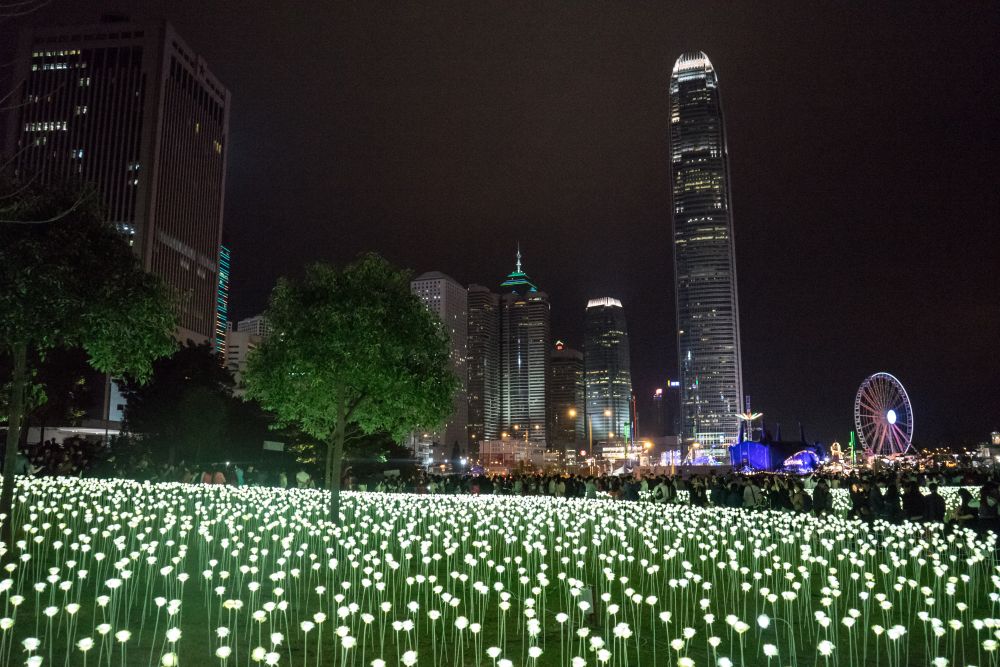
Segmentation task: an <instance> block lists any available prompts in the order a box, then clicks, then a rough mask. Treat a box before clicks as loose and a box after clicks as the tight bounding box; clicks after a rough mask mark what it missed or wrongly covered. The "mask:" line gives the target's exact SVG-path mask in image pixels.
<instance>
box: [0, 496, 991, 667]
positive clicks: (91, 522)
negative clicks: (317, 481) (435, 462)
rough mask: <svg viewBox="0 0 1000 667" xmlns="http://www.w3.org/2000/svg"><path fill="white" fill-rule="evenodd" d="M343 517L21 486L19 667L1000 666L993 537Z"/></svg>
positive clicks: (614, 508) (558, 519)
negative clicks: (334, 519)
mask: <svg viewBox="0 0 1000 667" xmlns="http://www.w3.org/2000/svg"><path fill="white" fill-rule="evenodd" d="M344 513H345V520H344V521H343V523H342V525H341V526H335V525H333V524H331V523H330V522H329V521H328V520H327V516H326V511H325V496H324V494H323V493H322V492H319V491H298V490H289V491H282V490H277V489H262V488H246V489H235V488H230V487H213V486H191V485H180V484H159V485H140V484H137V483H133V482H128V481H121V480H73V479H59V478H55V479H53V478H50V479H36V480H31V481H27V482H22V486H21V487H20V489H19V503H18V506H17V509H16V512H15V514H16V516H15V528H16V531H17V534H18V538H19V540H20V542H19V545H18V552H17V554H16V556H17V565H16V567H14V566H8V571H6V572H4V573H3V574H2V581H0V616H2V619H0V664H2V665H21V664H25V662H26V661H29V660H31V661H32V662H28V663H27V664H29V665H37V664H40V665H65V664H71V665H94V666H96V665H139V666H144V667H151V666H152V665H174V664H176V665H192V666H194V665H256V664H278V665H299V666H302V667H308V666H310V665H315V666H317V667H318V666H320V665H360V666H366V667H367V666H369V665H374V666H375V667H379V666H380V665H381V664H382V663H381V662H380V661H384V663H385V664H386V665H390V666H396V665H404V666H408V665H412V664H417V665H484V666H486V667H510V666H511V665H517V666H520V665H528V666H531V667H536V666H538V667H541V666H543V665H576V666H582V665H594V666H597V665H608V666H625V665H711V666H714V665H721V666H722V667H725V665H727V664H729V663H730V662H731V664H734V665H741V664H746V665H766V666H768V667H772V666H773V667H779V666H783V665H809V666H816V665H823V666H824V667H826V666H827V665H848V664H857V665H879V666H881V665H886V666H894V667H895V666H900V667H902V666H906V665H924V664H928V665H939V666H940V665H945V664H948V665H967V664H972V665H997V651H996V647H997V644H996V642H997V639H998V637H1000V620H997V619H995V618H994V617H997V616H1000V614H998V613H997V612H998V604H1000V596H998V591H1000V570H998V567H997V561H996V544H995V537H994V536H992V535H990V536H988V537H986V538H977V537H976V536H975V535H973V534H972V533H971V532H968V533H965V532H963V533H954V534H948V533H946V532H945V530H944V528H943V527H942V526H940V525H911V524H903V525H901V526H889V525H886V524H880V523H876V524H875V525H873V526H867V525H865V524H861V523H858V522H853V521H847V520H845V519H842V518H838V517H825V518H822V519H817V518H815V517H809V516H800V515H790V514H781V513H774V512H750V511H744V510H731V509H715V508H713V509H705V510H699V509H693V508H690V507H687V506H668V507H662V506H655V505H652V504H647V503H625V502H614V501H602V500H597V501H588V500H553V499H549V498H544V497H537V498H531V497H529V498H513V497H469V496H433V497H432V496H413V495H391V494H373V493H360V494H346V498H345V502H344ZM27 649H30V650H27ZM39 658H41V661H39V660H38V659H39ZM935 660H936V661H937V662H935ZM945 661H947V662H945Z"/></svg>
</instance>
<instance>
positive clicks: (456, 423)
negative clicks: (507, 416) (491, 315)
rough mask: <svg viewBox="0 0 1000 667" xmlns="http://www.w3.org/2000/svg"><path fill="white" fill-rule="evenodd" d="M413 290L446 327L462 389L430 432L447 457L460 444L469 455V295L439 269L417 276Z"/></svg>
mask: <svg viewBox="0 0 1000 667" xmlns="http://www.w3.org/2000/svg"><path fill="white" fill-rule="evenodd" d="M410 291H411V292H413V294H414V295H416V296H417V297H418V298H419V299H420V300H421V301H422V302H423V304H424V305H425V306H426V307H427V309H428V310H430V311H431V312H432V313H434V315H435V316H437V318H438V320H440V322H441V324H442V325H443V326H444V329H445V333H447V335H448V341H449V343H450V347H451V349H450V352H449V359H450V363H451V370H452V372H453V373H454V374H455V377H457V378H458V381H459V389H458V390H457V391H456V392H455V395H454V396H453V397H452V402H453V407H452V413H451V415H450V416H449V417H448V421H447V422H446V423H445V424H444V426H443V428H441V429H440V430H439V431H437V432H435V433H433V434H429V436H428V437H430V438H432V440H433V441H434V442H437V443H439V444H440V445H441V446H442V447H443V451H444V452H445V456H450V455H451V453H452V451H453V450H454V447H455V446H456V445H457V446H458V450H459V453H460V454H461V455H462V456H466V455H467V454H468V449H469V431H468V419H469V416H468V409H469V404H468V399H467V398H466V396H467V385H468V368H467V366H466V359H467V356H468V315H467V312H466V307H467V303H466V302H467V299H468V294H467V292H466V290H465V288H464V287H462V285H460V284H459V283H458V282H457V281H456V280H455V279H454V278H451V277H450V276H447V275H445V274H443V273H441V272H439V271H431V272H429V273H424V274H422V275H420V276H417V277H416V278H414V279H413V280H412V281H411V282H410Z"/></svg>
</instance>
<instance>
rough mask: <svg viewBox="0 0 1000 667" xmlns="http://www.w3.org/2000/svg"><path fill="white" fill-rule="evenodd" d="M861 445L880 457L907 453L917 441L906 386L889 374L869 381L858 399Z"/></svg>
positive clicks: (856, 416)
mask: <svg viewBox="0 0 1000 667" xmlns="http://www.w3.org/2000/svg"><path fill="white" fill-rule="evenodd" d="M854 427H855V428H856V429H857V431H858V440H859V441H860V443H861V445H862V446H863V447H864V448H865V449H868V450H871V451H872V453H874V454H877V455H880V456H888V455H890V454H905V453H906V452H907V451H908V450H909V449H910V448H911V447H912V444H911V443H912V441H913V408H912V406H911V405H910V397H909V396H907V395H906V390H905V389H903V385H902V383H901V382H900V381H899V380H897V379H896V378H895V377H893V376H892V375H890V374H888V373H875V374H874V375H872V376H870V377H868V378H866V379H865V381H864V382H862V383H861V387H859V388H858V395H857V396H856V397H855V398H854Z"/></svg>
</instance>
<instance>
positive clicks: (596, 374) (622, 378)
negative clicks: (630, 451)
mask: <svg viewBox="0 0 1000 667" xmlns="http://www.w3.org/2000/svg"><path fill="white" fill-rule="evenodd" d="M584 335H585V338H584V344H583V365H584V382H585V384H586V393H587V422H588V425H589V428H590V430H591V435H590V437H591V438H592V440H593V442H595V443H596V442H612V441H619V440H624V439H629V438H630V437H632V435H633V434H632V417H631V409H630V408H631V403H632V370H631V362H630V359H629V343H628V329H627V328H626V326H625V309H624V308H622V304H621V301H619V300H618V299H612V298H610V297H605V298H601V299H591V300H590V301H589V302H588V303H587V314H586V328H585V334H584Z"/></svg>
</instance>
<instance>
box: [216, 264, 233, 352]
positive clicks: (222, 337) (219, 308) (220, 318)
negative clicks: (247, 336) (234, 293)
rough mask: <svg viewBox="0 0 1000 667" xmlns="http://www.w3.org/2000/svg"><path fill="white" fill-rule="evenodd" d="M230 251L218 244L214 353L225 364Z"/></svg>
mask: <svg viewBox="0 0 1000 667" xmlns="http://www.w3.org/2000/svg"><path fill="white" fill-rule="evenodd" d="M231 261H232V253H231V252H230V251H229V248H228V247H226V246H224V245H220V246H219V290H218V295H217V296H216V299H215V353H216V354H217V355H219V358H220V363H221V364H222V365H223V366H225V365H226V362H225V358H226V351H227V348H226V333H227V332H228V331H229V267H230V262H231Z"/></svg>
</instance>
